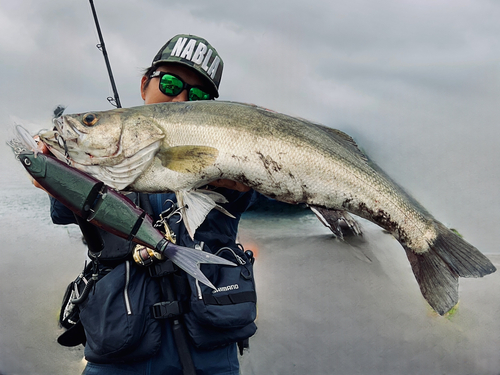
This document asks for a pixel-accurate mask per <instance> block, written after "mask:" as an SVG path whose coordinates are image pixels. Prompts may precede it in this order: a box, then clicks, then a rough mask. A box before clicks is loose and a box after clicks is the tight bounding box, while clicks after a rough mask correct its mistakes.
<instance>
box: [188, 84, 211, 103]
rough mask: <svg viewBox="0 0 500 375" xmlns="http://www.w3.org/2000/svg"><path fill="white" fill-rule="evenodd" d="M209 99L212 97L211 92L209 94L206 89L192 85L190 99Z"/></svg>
mask: <svg viewBox="0 0 500 375" xmlns="http://www.w3.org/2000/svg"><path fill="white" fill-rule="evenodd" d="M209 99H210V94H207V93H206V92H205V91H203V90H201V89H199V88H197V87H192V88H191V90H189V100H191V101H194V100H209Z"/></svg>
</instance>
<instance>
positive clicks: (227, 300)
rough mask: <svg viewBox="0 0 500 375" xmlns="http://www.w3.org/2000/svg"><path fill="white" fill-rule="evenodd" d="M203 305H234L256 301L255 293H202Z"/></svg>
mask: <svg viewBox="0 0 500 375" xmlns="http://www.w3.org/2000/svg"><path fill="white" fill-rule="evenodd" d="M203 302H205V305H234V304H237V303H243V302H257V294H256V293H255V292H254V291H249V292H240V293H235V294H231V295H222V296H215V295H214V294H204V295H203Z"/></svg>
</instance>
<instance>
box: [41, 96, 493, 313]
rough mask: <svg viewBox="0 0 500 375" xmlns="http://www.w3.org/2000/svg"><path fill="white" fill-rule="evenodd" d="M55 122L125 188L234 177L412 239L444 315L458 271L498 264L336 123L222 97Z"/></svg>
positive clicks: (79, 159)
mask: <svg viewBox="0 0 500 375" xmlns="http://www.w3.org/2000/svg"><path fill="white" fill-rule="evenodd" d="M55 124H56V127H57V131H52V132H46V133H41V134H39V135H40V138H41V139H42V140H43V142H45V143H46V144H47V145H48V146H49V148H50V149H51V151H52V152H53V153H54V154H55V155H56V156H58V157H59V158H61V159H63V160H67V161H69V162H70V163H71V165H73V166H74V167H76V168H79V169H81V170H84V171H86V172H87V173H89V174H91V175H93V176H95V177H97V178H98V179H100V180H102V181H103V182H105V183H106V184H108V185H111V186H113V187H115V188H117V189H120V190H121V189H127V190H133V191H140V192H150V193H155V192H166V191H172V192H176V193H177V195H178V197H179V198H180V199H181V200H182V199H184V198H187V197H189V193H190V192H191V191H193V190H194V189H196V188H198V187H200V186H203V185H205V184H206V183H209V182H211V181H214V180H217V179H229V180H234V181H238V182H241V183H243V184H245V185H247V186H249V187H251V188H253V189H255V190H256V191H258V192H260V193H262V194H264V195H267V196H269V197H272V198H275V199H277V200H279V201H283V202H287V203H292V204H294V203H306V204H308V205H310V206H313V207H319V208H327V209H333V210H345V211H348V212H350V213H352V214H355V215H358V216H360V217H363V218H365V219H367V220H369V221H372V222H374V223H375V224H377V225H379V226H381V227H382V228H384V229H386V230H387V231H389V232H390V233H392V234H393V235H394V237H396V238H397V239H398V241H399V242H400V243H401V245H402V246H403V247H404V249H405V250H406V253H407V255H408V259H409V260H410V263H411V265H412V268H413V271H414V273H415V276H416V278H417V281H418V283H419V286H420V289H421V291H422V293H423V295H424V297H425V298H426V299H427V301H428V302H429V303H430V304H431V306H432V307H433V308H434V309H435V310H436V311H438V312H439V313H441V314H443V313H445V312H446V311H448V310H449V309H451V308H452V307H453V306H454V305H455V304H456V303H457V302H458V277H459V276H462V277H481V276H484V275H486V274H489V273H492V272H494V271H495V267H494V266H493V265H492V264H491V262H490V261H489V260H488V259H487V258H486V257H485V256H484V255H482V254H481V253H480V252H479V251H478V250H477V249H475V248H474V247H473V246H471V245H470V244H468V243H467V242H465V241H464V240H462V239H461V238H460V237H458V236H457V235H455V234H454V233H452V232H451V231H449V230H448V229H447V228H445V227H444V226H443V225H442V224H441V223H439V222H438V221H436V220H435V219H434V218H433V217H432V216H431V215H430V214H429V213H428V212H427V211H426V210H425V209H423V208H422V207H421V206H420V205H419V204H418V203H416V202H415V201H414V200H413V199H412V198H411V197H409V196H408V195H407V194H406V193H405V192H404V191H403V189H401V188H400V187H399V186H398V185H397V184H395V183H394V182H392V181H391V179H390V178H388V177H386V176H385V174H384V173H383V172H382V171H381V170H380V169H379V168H378V167H376V166H374V165H373V164H372V163H370V162H369V161H368V159H367V157H366V156H365V155H364V154H363V153H362V152H361V151H360V150H359V149H358V147H357V145H356V144H355V142H354V141H353V140H352V138H351V137H349V136H348V135H346V134H344V133H342V132H340V131H338V130H335V129H331V128H328V127H325V126H322V125H318V124H314V123H311V122H308V121H305V120H302V119H298V118H294V117H290V116H286V115H283V114H279V113H276V112H272V111H269V110H265V109H262V108H259V107H256V106H251V105H245V104H239V103H232V102H214V101H210V102H187V103H163V104H154V105H148V106H141V107H135V108H129V109H117V110H112V111H107V112H95V113H87V114H82V115H66V116H62V117H60V118H58V119H56V120H55ZM211 207H213V206H211ZM209 209H211V208H209Z"/></svg>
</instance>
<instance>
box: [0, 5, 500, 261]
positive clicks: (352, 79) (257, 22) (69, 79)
mask: <svg viewBox="0 0 500 375" xmlns="http://www.w3.org/2000/svg"><path fill="white" fill-rule="evenodd" d="M0 4H1V7H0V53H1V61H0V64H1V66H0V78H1V80H0V82H1V85H0V93H1V94H0V95H1V100H0V120H1V123H0V124H1V126H2V127H3V136H2V137H5V138H8V136H7V135H6V134H10V131H11V129H12V127H13V125H14V124H16V123H19V124H22V125H24V126H26V127H27V128H28V129H29V130H31V131H33V132H35V131H37V130H39V129H41V128H47V127H49V126H50V118H51V112H52V110H53V109H54V107H56V105H58V104H64V105H66V106H67V110H66V112H67V113H74V112H81V111H89V110H106V109H111V108H112V107H111V105H110V104H109V103H108V102H107V100H106V98H107V97H108V96H110V95H112V91H111V88H110V84H109V80H108V77H107V72H106V68H105V65H104V59H103V56H102V54H101V52H99V50H98V49H97V48H96V47H95V46H96V44H97V43H99V40H98V37H97V33H96V31H95V25H94V21H93V18H92V14H91V10H90V4H89V2H88V1H86V0H51V1H39V0H16V1H12V0H0ZM95 6H96V8H97V12H98V16H99V21H100V24H101V29H102V32H103V35H104V39H105V42H106V47H107V50H108V54H109V58H110V61H111V65H112V68H113V73H114V76H115V80H116V85H117V87H118V91H119V94H120V99H121V102H122V105H123V106H124V107H130V106H136V105H141V104H142V101H141V98H140V95H139V82H140V78H141V71H142V69H143V68H146V67H148V66H149V65H150V63H151V60H152V58H153V56H154V55H155V54H156V52H157V51H158V50H159V48H160V47H161V46H162V45H163V44H164V43H165V42H166V41H167V40H168V39H169V38H170V37H171V36H173V35H175V34H177V33H191V34H196V35H199V36H203V37H205V38H206V39H207V40H208V41H209V42H210V43H211V44H212V45H213V46H214V47H215V48H216V49H217V50H218V52H219V53H220V55H221V56H222V58H223V59H224V63H225V70H224V73H223V79H222V84H221V87H220V91H221V97H220V99H222V100H233V101H240V102H249V103H255V104H258V105H262V106H265V107H267V108H270V109H273V110H277V111H280V112H284V113H286V114H289V115H294V116H300V117H304V118H306V119H310V120H314V121H317V122H320V123H323V124H325V125H328V126H331V127H335V128H339V129H341V130H343V131H346V132H347V133H349V134H350V135H352V136H354V138H355V139H356V140H357V141H358V143H359V144H360V146H361V147H362V148H363V149H364V150H365V151H366V152H367V153H368V155H369V156H370V157H371V158H372V159H374V160H375V161H376V162H377V163H378V164H379V165H381V167H382V168H383V169H384V170H385V171H386V172H388V173H389V175H391V176H392V177H393V178H394V179H396V181H398V182H399V183H400V184H401V185H403V186H404V187H405V188H407V189H408V190H409V191H410V192H411V193H413V195H414V196H415V197H416V198H417V199H418V200H420V201H421V202H422V203H423V205H424V206H426V207H427V208H428V209H429V210H430V211H431V212H432V213H434V214H435V216H437V217H438V218H439V219H441V220H443V221H444V222H445V223H446V224H448V225H452V226H458V227H459V229H460V230H461V231H462V232H465V233H466V235H467V236H468V237H469V238H471V242H473V241H476V243H475V244H476V245H478V247H480V246H483V248H482V249H481V250H483V251H485V252H492V251H496V242H497V239H496V236H494V235H493V233H495V232H496V231H497V223H498V222H499V221H500V213H499V212H500V201H499V197H498V194H497V189H498V175H499V172H500V151H498V146H497V143H498V138H499V133H500V132H499V131H498V122H499V121H498V119H499V114H500V109H499V108H500V105H499V97H500V85H499V83H500V42H499V37H500V22H499V20H500V3H499V2H497V1H486V0H470V1H467V0H413V1H396V0H379V1H373V0H349V1H332V0H328V1H320V0H310V1H300V2H298V1H294V0H287V1H284V0H283V1H282V0H280V1H273V0H267V1H263V0H252V1H234V0H232V1H225V0H224V1H223V0H212V1H206V0H189V1H178V0H170V1H159V0H158V1H155V0H141V1H138V0H128V1H123V0H121V1H119V0H106V1H100V0H95ZM2 143H3V141H2ZM6 149H7V148H6V147H4V148H3V150H2V153H3V152H6V151H8V150H6ZM472 240H473V241H472ZM477 242H479V244H477ZM480 248H481V247H480Z"/></svg>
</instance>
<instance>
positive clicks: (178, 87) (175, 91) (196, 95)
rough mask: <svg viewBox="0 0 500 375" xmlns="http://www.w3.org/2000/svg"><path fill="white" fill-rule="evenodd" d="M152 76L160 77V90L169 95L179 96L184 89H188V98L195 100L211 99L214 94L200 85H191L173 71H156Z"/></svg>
mask: <svg viewBox="0 0 500 375" xmlns="http://www.w3.org/2000/svg"><path fill="white" fill-rule="evenodd" d="M149 77H150V78H155V77H160V91H161V92H162V93H164V94H165V95H167V96H177V95H179V94H180V93H181V92H182V91H183V90H187V91H188V99H189V100H190V101H195V100H210V99H212V95H210V94H209V93H207V92H206V91H204V90H202V89H201V88H200V87H199V86H191V85H188V84H187V83H186V82H184V81H183V80H182V79H181V78H180V77H178V76H176V75H175V74H172V73H166V72H160V71H158V70H157V71H155V72H154V73H153V74H151V75H150V76H149Z"/></svg>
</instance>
